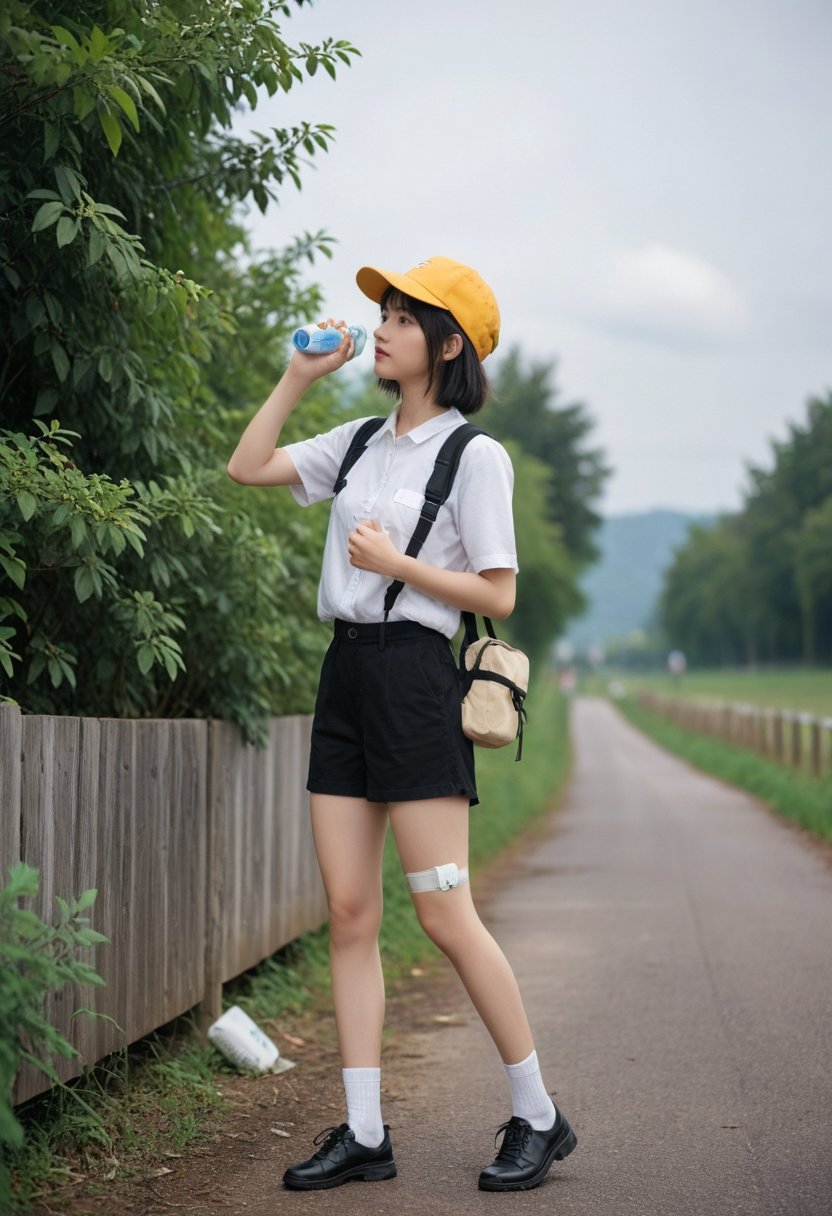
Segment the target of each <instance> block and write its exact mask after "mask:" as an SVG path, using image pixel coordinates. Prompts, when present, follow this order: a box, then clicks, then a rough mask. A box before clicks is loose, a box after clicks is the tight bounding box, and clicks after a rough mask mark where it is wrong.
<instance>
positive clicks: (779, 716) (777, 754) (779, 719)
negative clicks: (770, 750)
mask: <svg viewBox="0 0 832 1216" xmlns="http://www.w3.org/2000/svg"><path fill="white" fill-rule="evenodd" d="M774 758H775V760H782V759H783V711H782V710H781V709H776V710H775V711H774Z"/></svg>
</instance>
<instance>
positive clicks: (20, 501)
mask: <svg viewBox="0 0 832 1216" xmlns="http://www.w3.org/2000/svg"><path fill="white" fill-rule="evenodd" d="M17 506H18V510H19V511H20V514H21V515H22V516H23V518H24V519H25V520H26V522H27V523H28V521H29V520H30V519H31V518H32V516H33V515H34V513H35V511H36V510H37V507H38V500H37V499H36V498H35V496H34V494H30V493H29V491H28V490H20V491H19V493H18V495H17Z"/></svg>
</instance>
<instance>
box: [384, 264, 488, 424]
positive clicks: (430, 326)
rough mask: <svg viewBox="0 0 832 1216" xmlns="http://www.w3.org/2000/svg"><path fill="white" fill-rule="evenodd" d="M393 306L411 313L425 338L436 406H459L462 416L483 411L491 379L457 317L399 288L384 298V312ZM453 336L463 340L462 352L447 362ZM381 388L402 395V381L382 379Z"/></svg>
mask: <svg viewBox="0 0 832 1216" xmlns="http://www.w3.org/2000/svg"><path fill="white" fill-rule="evenodd" d="M389 307H393V308H400V309H401V310H402V311H403V312H408V313H410V315H411V316H412V317H413V319H414V320H415V322H416V324H417V325H418V326H419V328H420V329H421V331H422V333H423V334H424V335H425V339H426V341H427V345H428V380H429V384H430V385H431V387H432V388H435V389H436V404H437V405H444V406H446V407H448V408H450V407H451V406H455V407H456V408H457V409H458V410H459V412H460V414H475V413H476V412H477V410H481V409H482V407H483V406H484V405H485V402H486V400H487V399H488V380H487V379H486V375H485V372H484V371H483V370H482V364H481V363H480V361H479V358H478V357H477V352H476V351H475V350H474V346H473V343H472V342H471V339H470V338H469V337H468V335H467V334H466V333H465V332H464V331H463V329H462V327H461V326H460V324H459V322H458V321H456V320H455V318H454V317H453V315H452V314H451V313H450V312H448V310H447V309H445V308H436V307H435V305H433V304H424V303H423V302H422V301H421V300H415V299H414V298H413V296H408V295H405V294H404V292H402V291H398V290H397V289H396V288H395V287H388V288H387V290H386V291H385V293H384V295H383V296H382V297H381V308H382V311H384V309H385V308H389ZM452 334H459V336H460V337H461V338H462V350H461V351H460V352H459V354H458V355H457V356H456V358H455V359H443V358H442V347H443V346H444V344H445V340H446V338H450V336H451V335H452ZM378 386H379V388H380V389H381V391H382V392H383V393H386V394H387V395H388V397H398V395H399V382H398V380H382V379H381V378H379V382H378Z"/></svg>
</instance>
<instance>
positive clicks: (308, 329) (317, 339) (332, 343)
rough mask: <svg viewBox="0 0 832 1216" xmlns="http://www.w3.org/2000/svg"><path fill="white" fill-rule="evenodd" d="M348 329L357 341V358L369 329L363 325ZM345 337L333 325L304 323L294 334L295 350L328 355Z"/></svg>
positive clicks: (351, 326) (309, 353) (307, 353)
mask: <svg viewBox="0 0 832 1216" xmlns="http://www.w3.org/2000/svg"><path fill="white" fill-rule="evenodd" d="M348 329H349V331H350V333H351V334H352V340H353V342H354V343H355V355H354V356H353V358H355V357H356V356H358V355H360V354H361V352H362V350H363V349H364V343H365V342H366V341H367V331H366V329H365V328H364V326H363V325H350V326H348ZM343 337H344V335H343V333H342V332H341V330H340V329H335V328H334V327H333V326H332V325H327V327H326V329H321V327H320V325H304V326H303V328H302V329H296V330H295V332H294V333H293V334H292V345H293V346H294V348H295V350H302V351H303V353H304V354H305V355H328V354H329V352H330V351H333V350H337V349H338V347H339V346H340V345H341V341H342V339H343Z"/></svg>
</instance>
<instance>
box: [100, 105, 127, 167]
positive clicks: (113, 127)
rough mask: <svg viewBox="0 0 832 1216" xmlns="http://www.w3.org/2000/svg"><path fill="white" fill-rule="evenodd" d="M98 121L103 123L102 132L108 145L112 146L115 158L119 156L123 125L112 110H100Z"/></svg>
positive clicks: (111, 149)
mask: <svg viewBox="0 0 832 1216" xmlns="http://www.w3.org/2000/svg"><path fill="white" fill-rule="evenodd" d="M98 121H99V122H100V123H101V130H102V131H103V132H104V134H105V136H106V138H107V143H108V144H109V145H110V151H111V152H112V154H113V156H118V150H119V148H120V147H121V140H122V134H121V124H120V123H119V121H118V119H117V118H116V116H115V114H113V113H112V111H111V110H99V111H98Z"/></svg>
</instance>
